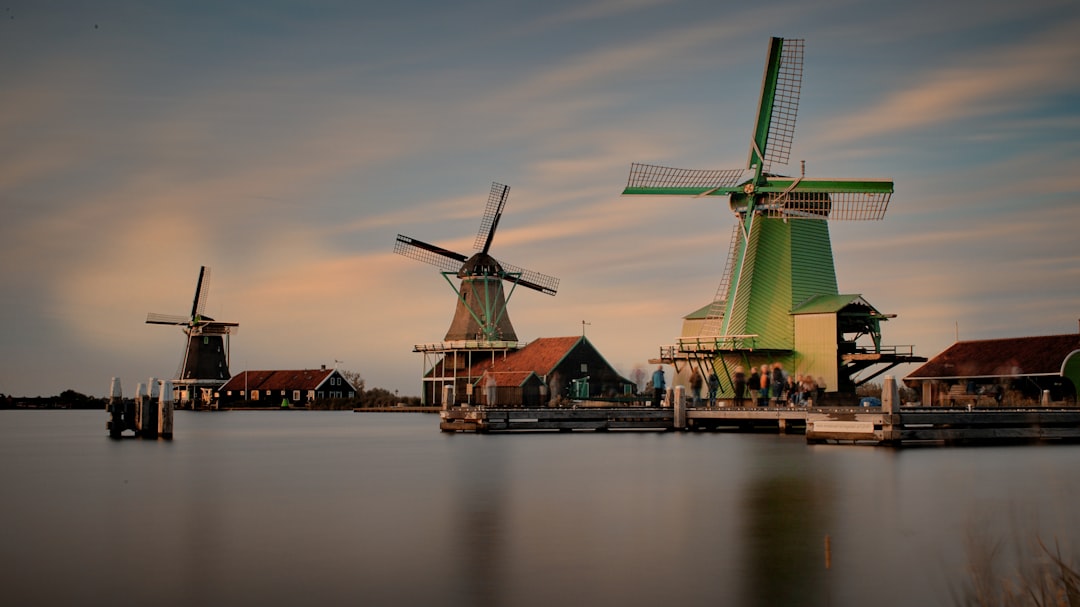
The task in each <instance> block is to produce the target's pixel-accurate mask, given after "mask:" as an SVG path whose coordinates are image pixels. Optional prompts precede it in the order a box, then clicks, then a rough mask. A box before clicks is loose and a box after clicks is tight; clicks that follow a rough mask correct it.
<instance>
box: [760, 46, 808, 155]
mask: <svg viewBox="0 0 1080 607" xmlns="http://www.w3.org/2000/svg"><path fill="white" fill-rule="evenodd" d="M802 71H803V41H802V40H799V39H783V38H773V39H771V40H770V41H769V56H768V59H767V60H766V61H765V75H764V76H763V77H762V81H761V96H760V100H761V101H760V103H759V104H758V115H757V119H756V120H755V127H754V138H753V142H752V144H751V146H750V157H749V159H748V160H747V163H746V168H748V169H749V168H752V167H754V166H757V167H759V171H765V172H767V171H769V170H771V165H772V163H774V162H775V163H777V164H787V163H788V158H789V156H790V155H791V142H792V140H793V139H794V138H795V117H796V115H797V114H798V112H799V93H800V91H801V90H802Z"/></svg>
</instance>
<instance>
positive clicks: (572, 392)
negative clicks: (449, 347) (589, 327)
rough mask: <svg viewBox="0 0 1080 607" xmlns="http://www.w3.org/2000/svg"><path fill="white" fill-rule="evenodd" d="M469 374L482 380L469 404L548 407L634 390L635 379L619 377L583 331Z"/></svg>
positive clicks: (534, 344)
mask: <svg viewBox="0 0 1080 607" xmlns="http://www.w3.org/2000/svg"><path fill="white" fill-rule="evenodd" d="M468 375H469V376H470V377H476V378H478V379H477V380H476V381H475V383H474V384H473V387H472V395H471V396H472V401H471V403H469V404H479V405H488V404H491V406H526V407H528V406H546V405H551V404H556V403H557V402H562V401H567V400H570V399H577V400H586V399H590V398H603V397H608V398H610V397H616V396H624V395H629V394H633V392H634V384H633V382H631V381H630V380H628V379H626V378H624V377H622V376H621V375H619V373H618V372H617V371H616V370H615V369H614V368H613V367H612V366H611V365H610V364H608V362H607V361H606V360H605V359H604V357H603V356H601V355H600V352H599V351H597V349H596V348H595V347H594V346H593V345H592V343H591V342H589V340H588V339H586V338H585V336H584V335H581V336H573V337H542V338H539V339H537V340H535V341H532V342H530V343H529V344H528V345H526V346H524V347H522V348H520V349H518V350H514V351H512V352H509V353H507V354H506V355H505V356H504V357H499V358H496V359H495V360H494V361H490V360H486V361H483V362H481V363H479V364H478V365H476V366H475V367H474V368H473V369H472V370H471V371H470V373H469V374H468ZM492 400H493V401H494V402H491V401H492Z"/></svg>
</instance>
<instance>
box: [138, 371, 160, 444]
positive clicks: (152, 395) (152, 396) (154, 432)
mask: <svg viewBox="0 0 1080 607" xmlns="http://www.w3.org/2000/svg"><path fill="white" fill-rule="evenodd" d="M160 396H161V386H160V385H159V383H158V380H157V378H154V377H151V378H150V381H149V383H148V384H147V389H146V398H145V399H143V417H142V423H141V424H140V425H139V436H141V437H143V438H157V437H158V399H159V398H160Z"/></svg>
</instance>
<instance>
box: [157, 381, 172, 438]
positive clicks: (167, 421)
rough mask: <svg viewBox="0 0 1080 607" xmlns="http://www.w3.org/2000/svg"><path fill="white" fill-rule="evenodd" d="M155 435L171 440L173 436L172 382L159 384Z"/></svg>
mask: <svg viewBox="0 0 1080 607" xmlns="http://www.w3.org/2000/svg"><path fill="white" fill-rule="evenodd" d="M157 434H158V436H159V437H161V438H164V439H168V440H172V436H173V389H172V382H171V381H168V380H165V381H163V382H161V395H160V396H159V397H158V414H157Z"/></svg>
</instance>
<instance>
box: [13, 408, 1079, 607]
mask: <svg viewBox="0 0 1080 607" xmlns="http://www.w3.org/2000/svg"><path fill="white" fill-rule="evenodd" d="M436 424H437V420H436V419H434V418H432V417H430V416H418V415H409V414H351V413H343V414H331V413H297V412H292V413H274V412H267V413H231V414H220V415H215V414H191V413H185V412H179V413H178V416H177V425H176V434H175V439H174V440H173V441H172V442H171V443H166V442H164V441H156V442H154V441H152V442H146V441H137V440H125V441H119V442H118V441H110V440H109V439H108V438H107V437H106V433H105V431H104V428H103V415H102V414H101V413H100V412H80V411H71V412H10V411H7V412H5V411H0V479H2V480H3V483H4V490H5V492H4V499H3V500H0V520H4V521H6V522H7V525H6V526H5V538H4V539H5V541H4V542H0V587H2V588H3V589H4V600H5V602H6V603H11V604H44V605H53V604H97V603H103V602H110V603H113V604H116V605H143V604H157V605H191V604H205V605H258V606H259V607H270V606H273V605H295V604H298V603H312V604H365V605H448V606H451V607H456V606H473V605H478V606H481V607H487V606H497V605H509V606H514V607H518V606H522V607H527V606H533V605H536V606H541V605H544V606H546V605H552V604H574V605H586V604H587V605H618V606H619V607H633V606H637V605H642V606H644V605H658V604H672V605H715V604H738V605H791V604H796V605H864V604H867V603H868V602H873V603H875V604H881V605H950V604H951V603H952V601H951V597H950V594H949V590H950V587H952V585H954V584H955V583H956V581H957V580H960V579H962V576H963V575H964V572H965V566H966V555H965V554H964V545H965V536H966V534H968V533H969V531H970V529H972V527H973V525H974V526H975V527H976V528H979V529H988V530H993V531H994V532H995V534H992V535H991V537H1003V538H1004V539H1006V540H1010V539H1011V538H1010V537H1009V534H1008V530H1009V529H1011V528H1013V527H1015V526H1016V525H1015V523H1016V521H1017V520H1018V519H1020V521H1021V522H1022V523H1024V525H1022V527H1023V528H1021V529H1020V531H1021V532H1026V531H1027V529H1028V528H1029V527H1031V528H1033V529H1034V532H1035V533H1039V534H1041V535H1042V537H1044V538H1046V539H1048V540H1053V539H1057V540H1059V541H1060V542H1061V545H1062V547H1063V551H1064V552H1065V553H1066V554H1072V553H1073V552H1074V550H1075V549H1077V548H1080V542H1078V540H1080V537H1078V536H1080V512H1078V511H1077V509H1076V508H1075V504H1076V503H1078V502H1080V475H1077V474H1076V470H1077V469H1080V446H1060V447H1009V448H986V449H904V450H901V451H893V450H889V449H876V448H862V447H836V446H821V445H819V446H813V447H808V446H807V445H806V444H805V443H804V442H803V440H802V438H801V437H798V436H792V437H779V436H772V435H744V434H724V433H688V434H677V433H616V432H611V433H596V434H591V433H574V434H534V435H520V436H518V435H514V436H472V435H443V434H441V433H439V432H438V430H437V427H436ZM1017 513H1020V514H1021V515H1022V516H1017ZM1029 521H1030V522H1029ZM826 534H828V535H829V536H830V537H831V538H832V547H833V559H832V569H831V570H828V571H826V570H825V568H824V537H825V535H826ZM131 572H138V575H132V573H131ZM118 576H119V577H118ZM913 580H914V581H913Z"/></svg>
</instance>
